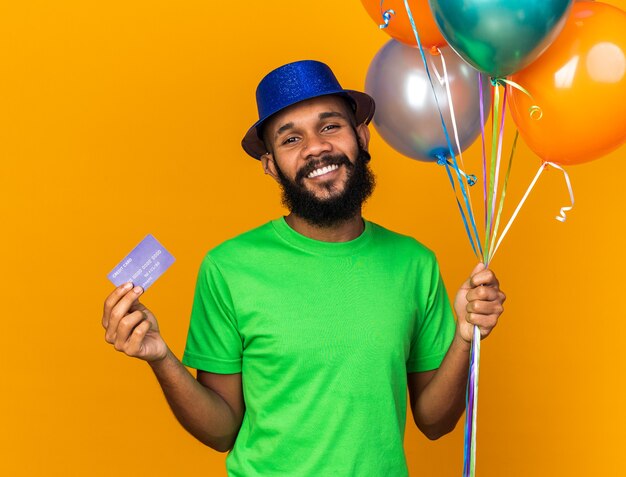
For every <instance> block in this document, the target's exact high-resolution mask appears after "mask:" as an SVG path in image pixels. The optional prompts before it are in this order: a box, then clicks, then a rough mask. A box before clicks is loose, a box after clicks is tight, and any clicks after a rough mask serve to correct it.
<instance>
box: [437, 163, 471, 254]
mask: <svg viewBox="0 0 626 477" xmlns="http://www.w3.org/2000/svg"><path fill="white" fill-rule="evenodd" d="M437 164H439V165H440V166H446V172H447V173H448V179H449V180H450V184H451V185H452V190H453V191H454V198H455V199H456V204H457V205H458V207H459V212H460V213H461V218H462V219H463V225H464V226H465V233H467V236H468V237H469V238H470V245H471V246H472V250H473V251H474V255H476V256H478V251H477V250H476V246H475V245H474V241H473V240H472V234H471V232H470V229H469V224H468V223H467V219H466V218H465V212H464V211H463V206H462V205H461V201H459V198H458V197H457V194H456V186H455V185H454V179H453V178H452V172H450V164H449V163H448V161H447V160H446V158H445V157H443V156H441V155H440V156H438V159H437Z"/></svg>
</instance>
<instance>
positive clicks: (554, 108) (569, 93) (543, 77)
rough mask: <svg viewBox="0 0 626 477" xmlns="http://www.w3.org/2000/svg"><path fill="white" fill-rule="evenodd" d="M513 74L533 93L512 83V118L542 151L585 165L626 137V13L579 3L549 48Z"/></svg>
mask: <svg viewBox="0 0 626 477" xmlns="http://www.w3.org/2000/svg"><path fill="white" fill-rule="evenodd" d="M511 79H512V80H513V81H515V82H517V83H519V84H520V85H521V86H523V87H525V88H526V89H527V90H528V91H529V92H530V94H532V96H533V98H534V101H532V100H531V99H530V98H528V97H527V96H526V95H525V94H524V93H522V92H520V91H517V90H515V89H513V88H510V89H509V92H510V94H511V96H510V97H511V103H510V105H511V114H512V116H513V120H514V121H515V123H516V124H517V127H518V128H519V131H520V135H521V136H522V138H523V139H524V141H525V142H526V143H527V144H528V146H529V147H530V148H531V149H532V150H533V151H534V152H535V153H536V154H537V155H538V156H539V157H541V158H542V159H544V160H546V161H552V162H557V163H559V164H580V163H582V162H587V161H591V160H593V159H596V158H598V157H600V156H603V155H605V154H607V153H609V152H610V151H611V150H613V149H615V148H617V147H618V146H619V145H621V144H622V143H624V140H626V13H625V12H623V11H621V10H620V9H618V8H615V7H612V6H610V5H607V4H603V3H600V2H577V3H576V4H575V5H574V8H573V9H572V13H571V15H570V17H569V18H568V20H567V23H566V25H565V28H564V29H563V31H562V32H561V34H560V35H559V37H558V38H557V39H556V41H555V42H554V43H553V44H552V45H551V46H550V48H549V49H548V51H546V52H545V54H544V55H542V56H541V58H539V59H538V60H537V61H536V62H534V63H533V64H532V65H530V66H529V67H528V68H526V69H524V70H522V71H520V72H519V73H517V74H516V75H514V76H513V77H512V78H511ZM532 103H534V104H536V105H537V106H539V107H540V108H541V109H542V111H543V116H542V117H541V119H540V120H534V119H531V118H530V117H529V114H528V108H529V107H530V106H531V104H532Z"/></svg>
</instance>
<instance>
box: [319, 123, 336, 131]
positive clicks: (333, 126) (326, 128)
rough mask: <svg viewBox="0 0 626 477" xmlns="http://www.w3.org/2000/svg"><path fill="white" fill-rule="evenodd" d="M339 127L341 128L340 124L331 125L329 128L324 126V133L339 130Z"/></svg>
mask: <svg viewBox="0 0 626 477" xmlns="http://www.w3.org/2000/svg"><path fill="white" fill-rule="evenodd" d="M339 127H340V126H339V124H329V125H328V126H324V128H323V129H322V131H328V130H330V129H337V128H339Z"/></svg>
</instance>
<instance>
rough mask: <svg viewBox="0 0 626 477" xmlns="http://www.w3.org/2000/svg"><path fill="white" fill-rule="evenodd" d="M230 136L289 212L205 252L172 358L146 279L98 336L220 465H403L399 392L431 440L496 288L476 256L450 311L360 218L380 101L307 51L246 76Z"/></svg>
mask: <svg viewBox="0 0 626 477" xmlns="http://www.w3.org/2000/svg"><path fill="white" fill-rule="evenodd" d="M257 104H258V107H259V121H257V122H256V123H255V124H254V125H253V126H252V128H250V130H249V131H248V133H247V134H246V136H245V137H244V139H243V141H242V145H243V148H244V150H245V151H246V152H247V153H248V154H250V155H252V156H253V157H255V158H257V159H260V161H261V164H262V166H263V169H264V171H265V173H266V174H269V175H270V176H271V177H272V178H274V179H275V180H276V181H277V182H278V183H279V184H280V185H281V187H282V190H283V201H284V203H285V205H286V206H287V207H288V209H289V210H290V213H289V215H288V216H286V217H284V218H280V219H277V220H274V221H272V222H269V223H267V224H265V225H262V226H261V227H259V228H257V229H254V230H252V231H250V232H247V233H244V234H242V235H240V236H239V237H236V238H234V239H231V240H229V241H227V242H225V243H223V244H221V245H220V246H218V247H216V248H215V249H214V250H212V251H210V252H209V253H208V254H207V256H206V258H205V260H204V261H203V263H202V266H201V269H200V273H199V276H198V282H197V287H196V297H195V301H194V306H193V311H192V317H191V324H190V328H189V336H188V340H187V347H186V349H185V354H184V357H183V363H185V364H186V365H188V366H190V367H192V368H195V369H197V370H198V373H197V378H196V379H194V377H193V376H192V375H191V374H189V372H188V371H187V370H186V368H185V367H184V366H183V364H182V363H181V362H180V361H179V360H178V359H177V358H176V357H175V356H174V355H173V354H172V352H171V351H170V350H169V349H168V347H167V345H166V344H165V342H164V340H163V338H162V337H161V335H160V334H159V330H158V327H157V322H156V320H155V318H154V315H153V314H152V313H151V312H150V311H149V310H148V309H147V308H146V307H145V306H144V305H142V304H141V303H140V302H139V301H138V298H139V296H140V295H141V293H142V290H141V289H140V288H138V287H135V288H133V287H132V286H131V285H126V286H121V287H119V288H117V289H116V290H115V291H114V292H113V293H112V294H111V295H110V296H109V297H108V298H107V299H106V302H105V306H104V315H103V325H104V327H105V329H106V340H107V341H108V342H109V343H111V344H114V345H115V348H116V349H117V350H118V351H122V352H124V353H126V354H128V355H129V356H134V357H137V358H140V359H143V360H146V361H147V362H148V363H149V364H150V366H151V367H152V369H153V371H154V373H155V375H156V376H157V379H158V380H159V382H160V384H161V386H162V388H163V391H164V393H165V396H166V398H167V400H168V402H169V404H170V406H171V408H172V410H173V411H174V414H175V415H176V417H177V418H178V420H179V421H180V422H181V424H182V425H183V426H184V427H185V428H186V429H187V430H188V431H189V432H190V433H192V434H193V435H194V436H195V437H196V438H198V439H199V440H200V441H202V442H203V443H205V444H206V445H208V446H209V447H212V448H213V449H216V450H219V451H227V450H231V449H232V451H231V453H230V454H229V456H228V458H227V467H228V471H229V475H232V476H246V477H251V476H315V477H318V476H381V475H388V476H394V477H395V476H402V475H407V467H406V462H405V458H404V453H403V445H402V440H403V435H404V423H405V419H406V389H407V386H408V390H409V395H410V405H411V410H412V413H413V417H414V421H415V423H416V425H417V426H418V427H419V428H420V429H421V431H422V432H423V433H424V434H425V435H426V436H428V437H429V438H431V439H436V438H438V437H440V436H442V435H443V434H445V433H448V432H450V431H451V430H452V429H453V428H454V426H455V424H456V423H457V421H458V419H459V417H460V416H461V414H462V412H463V410H464V403H465V387H466V379H467V366H468V361H469V349H470V343H471V338H472V330H473V326H474V325H477V326H479V328H480V331H481V335H482V336H483V337H485V336H487V335H488V334H489V333H490V332H491V330H492V329H493V327H494V326H495V324H496V322H497V320H498V317H499V316H500V314H501V313H502V310H503V308H502V304H503V302H504V299H505V296H504V294H503V293H502V292H501V291H500V289H499V285H498V281H497V279H496V277H495V276H494V274H493V273H492V272H491V271H490V270H487V269H485V268H484V266H483V265H481V264H479V265H478V266H476V268H475V269H474V270H473V272H472V274H471V277H470V278H469V279H468V280H467V281H466V282H465V283H464V284H463V286H462V287H461V288H460V290H459V291H458V293H457V295H456V298H455V301H454V309H455V312H456V315H457V321H456V323H455V320H454V318H453V315H452V310H451V308H450V304H449V302H448V298H447V295H446V292H445V288H444V286H443V283H442V281H441V278H440V275H439V269H438V266H437V262H436V259H435V257H434V254H433V253H432V252H431V251H430V250H428V249H427V248H425V247H424V246H422V245H421V244H419V243H418V242H417V241H415V240H414V239H412V238H409V237H406V236H402V235H399V234H396V233H393V232H390V231H388V230H386V229H384V228H383V227H380V226H378V225H376V224H374V223H371V222H369V221H367V220H364V219H363V218H362V216H361V206H362V204H363V202H364V201H365V200H366V199H367V197H369V195H370V194H371V192H372V190H373V186H374V181H373V176H372V174H371V172H370V170H369V167H368V161H369V159H370V156H369V154H368V152H367V149H368V143H369V131H368V127H367V124H368V122H369V121H370V120H371V118H372V116H373V113H374V101H373V100H372V98H370V97H369V96H368V95H366V94H364V93H360V92H357V91H351V90H344V89H343V88H342V87H341V86H340V85H339V83H338V82H337V80H336V78H335V77H334V75H333V73H332V72H331V70H330V69H329V68H328V67H327V66H326V65H324V64H322V63H319V62H315V61H302V62H297V63H292V64H288V65H285V66H283V67H281V68H278V69H276V70H274V71H272V72H271V73H270V74H268V75H267V76H266V77H265V78H264V79H263V80H262V81H261V83H260V84H259V88H258V89H257Z"/></svg>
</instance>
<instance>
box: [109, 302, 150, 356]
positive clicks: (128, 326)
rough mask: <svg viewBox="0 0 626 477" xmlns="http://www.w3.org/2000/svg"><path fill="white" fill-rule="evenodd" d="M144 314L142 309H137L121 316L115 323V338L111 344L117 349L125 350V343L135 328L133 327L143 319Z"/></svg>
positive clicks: (144, 317)
mask: <svg viewBox="0 0 626 477" xmlns="http://www.w3.org/2000/svg"><path fill="white" fill-rule="evenodd" d="M145 319H146V315H145V314H144V313H143V311H140V310H137V311H134V312H132V313H129V314H127V315H126V316H124V318H122V319H121V320H120V322H119V324H118V325H117V332H116V334H115V340H114V342H113V345H114V347H115V349H116V350H117V351H125V350H126V348H127V343H128V341H129V339H130V337H131V335H132V333H133V331H134V330H135V328H136V327H137V326H138V325H139V324H140V323H142V322H143V321H145Z"/></svg>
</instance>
